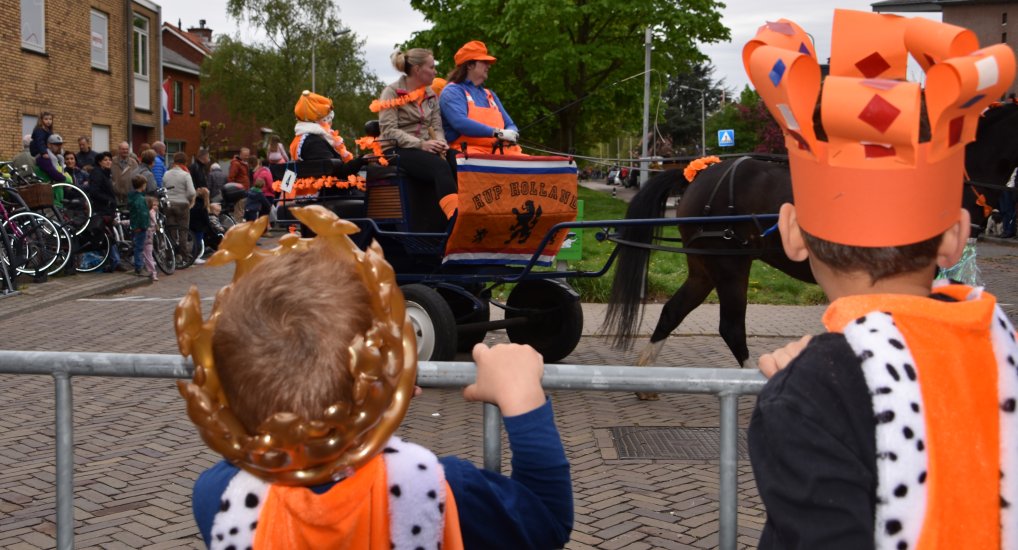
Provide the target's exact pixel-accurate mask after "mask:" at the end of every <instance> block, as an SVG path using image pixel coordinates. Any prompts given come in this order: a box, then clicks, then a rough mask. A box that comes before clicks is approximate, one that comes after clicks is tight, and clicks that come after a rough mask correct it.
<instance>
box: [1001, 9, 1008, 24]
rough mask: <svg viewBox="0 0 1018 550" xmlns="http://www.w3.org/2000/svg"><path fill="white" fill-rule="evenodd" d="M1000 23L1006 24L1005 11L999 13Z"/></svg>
mask: <svg viewBox="0 0 1018 550" xmlns="http://www.w3.org/2000/svg"><path fill="white" fill-rule="evenodd" d="M1000 24H1001V25H1007V12H1006V11H1005V12H1004V13H1002V14H1000Z"/></svg>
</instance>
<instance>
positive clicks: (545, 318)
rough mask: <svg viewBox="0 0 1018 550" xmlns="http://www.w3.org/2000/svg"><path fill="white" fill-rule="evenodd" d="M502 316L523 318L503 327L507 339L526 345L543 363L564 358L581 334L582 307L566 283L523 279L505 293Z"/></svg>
mask: <svg viewBox="0 0 1018 550" xmlns="http://www.w3.org/2000/svg"><path fill="white" fill-rule="evenodd" d="M506 306H507V307H506V312H505V317H506V319H511V318H514V317H527V318H528V322H527V323H526V324H525V325H516V326H511V327H508V328H506V333H507V334H508V336H509V340H510V341H511V342H513V343H517V344H530V345H531V346H533V348H534V349H536V350H537V351H538V352H540V354H541V355H542V356H544V362H545V363H554V362H556V361H560V360H562V359H564V358H565V357H566V356H567V355H569V354H570V353H572V352H573V350H574V349H576V345H577V344H579V343H580V336H581V335H582V334H583V308H582V307H581V306H580V300H579V295H578V294H577V293H576V291H575V290H573V288H572V287H570V286H569V285H568V284H566V283H564V282H561V281H555V280H551V279H540V280H531V281H523V282H521V283H518V284H517V285H516V288H514V289H513V290H512V292H510V293H509V299H508V300H506Z"/></svg>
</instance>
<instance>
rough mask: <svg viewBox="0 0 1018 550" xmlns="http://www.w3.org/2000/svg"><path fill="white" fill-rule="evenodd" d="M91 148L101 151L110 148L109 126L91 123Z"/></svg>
mask: <svg viewBox="0 0 1018 550" xmlns="http://www.w3.org/2000/svg"><path fill="white" fill-rule="evenodd" d="M92 150H93V151H98V152H100V153H101V152H103V151H109V150H110V127H109V126H107V125H105V124H93V125H92Z"/></svg>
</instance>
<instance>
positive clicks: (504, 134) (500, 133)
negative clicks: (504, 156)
mask: <svg viewBox="0 0 1018 550" xmlns="http://www.w3.org/2000/svg"><path fill="white" fill-rule="evenodd" d="M495 137H497V138H498V139H500V140H502V141H508V142H509V143H516V142H517V141H519V139H520V133H519V132H517V131H516V130H509V129H505V130H496V131H495Z"/></svg>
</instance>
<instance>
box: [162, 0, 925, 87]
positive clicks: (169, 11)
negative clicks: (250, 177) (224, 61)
mask: <svg viewBox="0 0 1018 550" xmlns="http://www.w3.org/2000/svg"><path fill="white" fill-rule="evenodd" d="M872 1H873V0H837V1H834V0H728V1H727V2H726V4H727V7H726V8H725V9H724V10H723V14H722V22H723V23H724V24H725V26H727V27H728V28H729V29H731V34H732V41H731V42H725V43H721V44H708V45H704V46H702V48H701V49H702V51H703V52H704V53H705V54H706V55H707V56H708V57H709V58H710V60H711V62H712V63H713V64H714V66H715V67H716V72H715V78H722V77H723V78H724V79H725V82H726V83H727V84H728V86H729V87H730V88H734V89H735V90H736V92H738V91H740V90H741V89H742V87H743V86H744V85H746V84H747V83H748V80H747V78H746V75H745V72H744V71H743V68H742V45H743V44H745V43H746V41H747V40H749V39H750V38H752V37H753V35H754V34H756V29H757V28H758V27H759V26H760V25H762V24H763V23H764V22H765V21H767V20H772V21H773V20H776V19H779V18H781V17H786V18H788V19H791V20H793V21H795V22H796V23H799V24H800V25H801V26H802V27H803V28H804V29H805V30H806V32H808V33H810V34H812V35H813V37H814V39H815V40H816V50H817V55H818V57H819V58H820V60H821V62H824V61H826V60H827V57H828V56H829V55H830V49H831V44H830V36H831V18H832V15H833V13H834V8H836V7H838V8H848V9H856V10H862V11H870V4H871V3H872ZM157 3H159V4H161V5H162V6H163V20H164V21H166V22H169V23H172V24H177V21H178V20H180V22H181V23H182V25H183V27H184V28H185V29H186V28H187V27H191V26H198V20H199V19H205V20H206V21H207V26H209V27H211V28H212V29H213V31H214V32H216V33H227V34H230V35H235V34H237V33H239V35H240V37H241V39H242V40H244V41H245V42H253V41H255V40H257V38H258V36H257V34H256V33H254V32H253V31H252V30H251V29H248V28H244V27H241V26H239V25H238V24H237V22H236V21H234V20H231V19H229V18H228V17H227V16H226V0H157ZM337 5H338V6H339V10H340V13H339V15H340V19H341V20H342V22H343V24H344V25H346V26H347V27H349V28H351V29H353V30H354V31H355V32H356V33H357V35H358V36H359V37H361V38H366V39H367V44H366V46H365V51H364V54H365V58H366V59H367V62H368V66H369V68H370V70H371V71H372V72H374V73H375V74H376V75H377V76H378V77H379V79H381V81H382V82H385V83H388V82H392V81H394V80H396V78H397V77H398V74H397V73H396V72H395V71H394V70H393V69H392V67H391V66H390V65H389V54H390V53H392V50H393V46H394V45H395V44H398V43H401V42H403V41H405V40H407V39H409V37H410V35H411V33H413V32H414V31H417V30H421V29H424V28H427V26H428V25H427V23H426V22H425V21H424V18H423V16H421V14H420V13H418V12H416V11H414V9H413V8H411V7H410V2H409V1H408V0H369V1H364V0H340V1H338V2H337ZM198 14H200V15H198ZM379 14H384V17H379ZM911 15H919V14H911ZM923 16H925V17H930V18H933V19H936V20H938V21H939V20H940V14H939V13H935V14H923ZM477 38H478V39H479V40H484V36H483V32H480V31H479V33H478V36H477ZM493 53H494V54H495V55H496V56H497V55H498V52H493ZM634 55H638V56H640V58H642V57H643V52H642V51H640V52H635V53H634ZM445 72H446V69H442V68H440V69H439V74H444V73H445ZM491 77H492V83H493V85H495V86H498V84H496V83H497V81H498V80H499V75H498V71H497V68H496V69H495V70H493V71H492V75H491Z"/></svg>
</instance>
